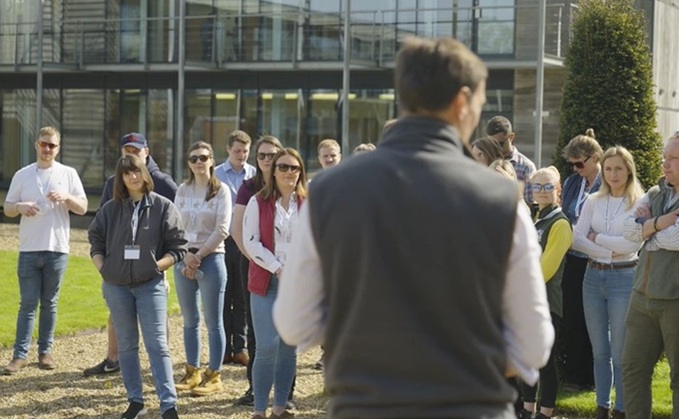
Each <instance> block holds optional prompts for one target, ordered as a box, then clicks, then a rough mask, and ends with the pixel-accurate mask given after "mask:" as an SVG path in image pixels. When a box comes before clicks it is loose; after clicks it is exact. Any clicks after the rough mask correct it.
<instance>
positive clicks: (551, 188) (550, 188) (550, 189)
mask: <svg viewBox="0 0 679 419" xmlns="http://www.w3.org/2000/svg"><path fill="white" fill-rule="evenodd" d="M531 189H532V190H533V193H538V192H540V191H542V190H544V191H545V192H547V193H549V192H553V191H554V189H556V186H554V184H553V183H545V184H544V185H541V184H539V183H533V184H532V185H531Z"/></svg>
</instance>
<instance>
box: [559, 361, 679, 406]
mask: <svg viewBox="0 0 679 419" xmlns="http://www.w3.org/2000/svg"><path fill="white" fill-rule="evenodd" d="M595 400H596V396H595V394H594V392H593V391H585V392H569V391H560V392H559V397H558V399H557V402H556V406H557V410H558V414H559V415H564V416H567V417H572V416H575V417H592V416H593V415H594V409H596V403H595ZM653 417H654V418H655V419H665V418H667V419H669V418H671V417H672V390H671V389H670V367H669V365H668V363H667V359H665V358H663V359H662V361H660V362H659V363H658V365H656V367H655V373H654V375H653Z"/></svg>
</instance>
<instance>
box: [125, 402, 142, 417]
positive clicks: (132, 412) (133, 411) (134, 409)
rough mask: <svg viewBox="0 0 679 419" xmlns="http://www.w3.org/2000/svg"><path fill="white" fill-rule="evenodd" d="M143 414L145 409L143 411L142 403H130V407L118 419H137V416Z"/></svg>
mask: <svg viewBox="0 0 679 419" xmlns="http://www.w3.org/2000/svg"><path fill="white" fill-rule="evenodd" d="M145 414H146V409H144V403H139V402H130V405H129V406H128V407H127V410H126V411H125V413H123V415H122V416H121V417H120V419H137V418H138V417H139V416H141V415H145Z"/></svg>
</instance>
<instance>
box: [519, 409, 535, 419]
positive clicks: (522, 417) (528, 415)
mask: <svg viewBox="0 0 679 419" xmlns="http://www.w3.org/2000/svg"><path fill="white" fill-rule="evenodd" d="M517 417H518V418H519V419H533V412H529V411H528V410H526V409H521V411H520V412H519V414H518V415H517Z"/></svg>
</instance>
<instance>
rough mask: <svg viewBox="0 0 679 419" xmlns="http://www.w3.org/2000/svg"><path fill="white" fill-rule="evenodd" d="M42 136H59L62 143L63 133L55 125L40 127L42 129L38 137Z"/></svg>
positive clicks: (58, 138)
mask: <svg viewBox="0 0 679 419" xmlns="http://www.w3.org/2000/svg"><path fill="white" fill-rule="evenodd" d="M40 137H50V138H51V137H57V140H59V142H60V143H61V134H60V133H59V130H57V129H56V128H54V127H42V128H40V131H38V138H40Z"/></svg>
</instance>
